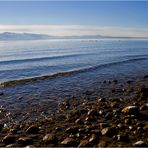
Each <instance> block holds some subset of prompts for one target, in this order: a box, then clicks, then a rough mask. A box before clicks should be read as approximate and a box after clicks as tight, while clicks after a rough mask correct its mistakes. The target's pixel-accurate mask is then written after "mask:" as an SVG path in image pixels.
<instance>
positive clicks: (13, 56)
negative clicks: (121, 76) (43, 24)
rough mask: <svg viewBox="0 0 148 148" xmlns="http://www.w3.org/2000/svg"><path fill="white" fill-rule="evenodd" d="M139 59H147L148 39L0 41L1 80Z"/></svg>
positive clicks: (118, 63) (145, 60)
mask: <svg viewBox="0 0 148 148" xmlns="http://www.w3.org/2000/svg"><path fill="white" fill-rule="evenodd" d="M138 61H140V64H142V63H141V61H144V62H145V63H147V61H148V40H120V39H101V40H96V39H91V40H89V39H73V40H70V39H69V40H66V39H65V40H62V39H61V40H41V41H8V42H2V41H0V82H4V81H9V80H16V79H24V78H32V77H36V76H44V75H52V74H56V73H59V72H68V71H75V70H82V69H87V70H88V69H89V68H90V69H93V68H97V69H99V68H100V67H105V66H108V68H110V67H111V66H112V65H113V64H117V65H119V67H120V64H121V63H128V62H130V63H131V68H133V67H132V66H133V65H132V63H134V62H137V63H138ZM144 62H143V64H144ZM137 63H136V64H137ZM139 66H140V65H139ZM128 68H129V70H130V66H128ZM144 69H145V67H144ZM119 70H120V69H119Z"/></svg>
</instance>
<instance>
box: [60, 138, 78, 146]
mask: <svg viewBox="0 0 148 148" xmlns="http://www.w3.org/2000/svg"><path fill="white" fill-rule="evenodd" d="M61 144H62V145H63V146H76V144H77V142H76V141H75V140H74V139H73V138H69V137H68V138H66V139H64V140H63V141H62V142H61Z"/></svg>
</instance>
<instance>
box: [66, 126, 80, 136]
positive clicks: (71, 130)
mask: <svg viewBox="0 0 148 148" xmlns="http://www.w3.org/2000/svg"><path fill="white" fill-rule="evenodd" d="M78 130H79V127H78V126H72V127H69V128H67V129H66V130H65V132H66V133H69V134H76V133H77V132H78Z"/></svg>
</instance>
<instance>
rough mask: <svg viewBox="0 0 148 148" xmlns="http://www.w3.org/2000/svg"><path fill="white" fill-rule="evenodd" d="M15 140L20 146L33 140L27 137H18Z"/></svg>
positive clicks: (29, 143)
mask: <svg viewBox="0 0 148 148" xmlns="http://www.w3.org/2000/svg"><path fill="white" fill-rule="evenodd" d="M17 142H18V143H19V144H21V145H22V146H26V145H31V144H32V143H33V140H32V139H31V138H29V137H20V138H19V139H18V140H17Z"/></svg>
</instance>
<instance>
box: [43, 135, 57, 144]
mask: <svg viewBox="0 0 148 148" xmlns="http://www.w3.org/2000/svg"><path fill="white" fill-rule="evenodd" d="M57 141H58V139H57V137H56V136H55V135H54V134H47V135H45V136H44V137H43V142H45V143H47V144H49V143H56V142H57Z"/></svg>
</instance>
